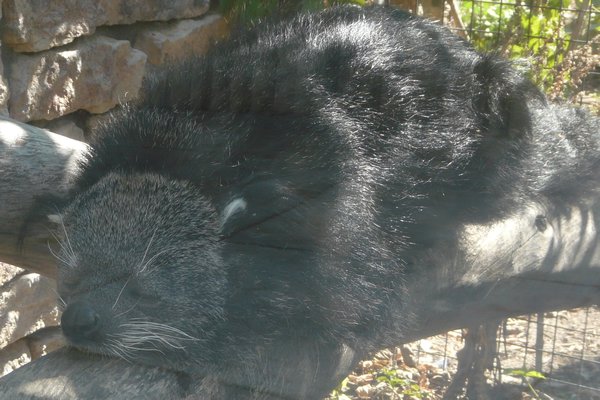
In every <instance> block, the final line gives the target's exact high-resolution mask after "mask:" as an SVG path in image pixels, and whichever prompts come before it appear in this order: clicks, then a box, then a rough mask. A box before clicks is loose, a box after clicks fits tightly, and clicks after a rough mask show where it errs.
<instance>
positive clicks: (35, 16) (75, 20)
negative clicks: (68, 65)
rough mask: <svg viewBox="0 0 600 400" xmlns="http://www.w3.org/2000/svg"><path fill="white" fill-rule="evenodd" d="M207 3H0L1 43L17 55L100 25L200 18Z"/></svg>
mask: <svg viewBox="0 0 600 400" xmlns="http://www.w3.org/2000/svg"><path fill="white" fill-rule="evenodd" d="M208 7H209V0H200V1H199V0H52V1H39V0H4V4H3V8H4V18H3V25H4V26H3V30H2V41H3V42H4V43H5V44H6V45H8V46H9V47H11V48H12V49H13V50H15V51H18V52H34V51H41V50H46V49H49V48H51V47H55V46H60V45H64V44H68V43H71V42H72V41H73V40H74V39H75V38H77V37H80V36H85V35H90V34H92V33H94V32H95V30H96V27H98V26H101V25H116V24H130V23H133V22H136V21H167V20H170V19H175V18H192V17H196V16H199V15H202V14H204V13H205V12H206V11H207V10H208Z"/></svg>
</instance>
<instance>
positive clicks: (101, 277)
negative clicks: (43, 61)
mask: <svg viewBox="0 0 600 400" xmlns="http://www.w3.org/2000/svg"><path fill="white" fill-rule="evenodd" d="M598 139H599V136H598V120H597V119H593V118H592V117H589V116H588V115H586V114H584V113H583V112H580V111H575V110H566V109H560V108H557V107H554V106H547V105H546V104H545V102H544V98H543V96H542V95H541V94H540V93H539V92H538V91H537V89H535V88H534V87H533V86H532V84H531V83H530V82H529V81H528V80H526V79H524V78H523V77H522V76H521V75H519V74H518V73H516V72H515V71H514V70H513V69H511V67H510V66H509V64H508V63H507V62H505V61H502V60H499V59H496V58H494V57H491V56H486V55H480V54H478V53H476V52H475V51H473V50H472V49H471V48H470V47H469V46H468V45H467V44H466V43H465V42H464V41H463V40H461V39H459V38H457V37H455V36H454V35H453V34H451V33H449V32H448V31H447V30H446V29H445V28H443V27H440V26H438V25H436V24H434V23H430V22H427V21H425V20H422V19H419V18H415V17H412V16H410V15H408V14H406V13H404V12H401V11H397V10H391V9H387V8H370V9H361V8H354V7H343V8H332V9H328V10H326V11H323V12H320V13H316V14H304V15H300V16H297V17H295V18H294V19H292V20H289V21H283V22H278V23H272V24H261V25H260V26H258V27H256V28H254V29H251V30H249V31H246V32H242V33H240V34H237V35H235V36H234V37H233V38H232V39H231V40H230V41H228V42H226V43H223V44H221V45H220V46H217V47H216V48H214V49H213V50H212V51H211V52H210V53H209V54H208V55H207V56H206V57H203V58H201V59H193V60H190V61H188V62H187V63H185V64H184V65H178V66H174V67H172V68H170V69H169V70H167V71H165V72H164V73H162V74H160V75H159V76H157V77H156V78H155V79H154V80H153V81H152V82H149V84H148V90H147V91H146V94H145V96H144V98H143V100H141V101H140V102H138V103H137V104H131V105H127V106H125V107H123V109H122V110H121V111H118V112H115V113H114V114H113V115H112V117H111V119H110V121H108V122H107V123H106V124H104V125H102V126H101V127H100V128H99V130H98V132H97V137H96V139H95V140H94V142H93V143H92V146H93V152H92V154H91V155H90V157H89V158H88V160H87V161H86V162H85V164H84V165H82V172H81V175H80V177H79V179H78V180H77V182H76V184H75V186H74V189H73V192H72V200H71V203H70V205H69V206H67V207H66V208H65V209H64V210H63V213H62V216H63V221H64V232H62V237H63V251H62V252H61V258H63V259H64V261H65V262H64V263H63V264H65V265H62V266H61V268H60V278H59V290H60V294H61V295H62V297H63V298H64V299H65V300H66V301H67V304H68V306H67V309H66V311H65V316H63V330H64V331H65V334H66V336H67V338H69V339H70V341H71V343H72V344H74V345H76V346H79V347H82V348H86V349H88V350H91V351H95V352H101V353H107V354H115V355H120V356H123V357H125V358H130V359H132V360H134V361H139V362H144V363H149V364H153V365H162V366H166V367H169V368H174V369H177V370H180V371H185V372H190V373H192V375H194V376H195V377H196V382H197V384H196V388H195V390H196V391H197V393H199V395H198V396H199V397H200V398H203V399H218V398H264V399H267V398H279V397H277V396H282V397H283V398H293V399H318V398H320V397H322V396H324V395H325V394H326V393H327V392H328V391H329V390H331V388H332V386H335V384H336V383H337V380H339V379H341V378H342V377H343V376H344V375H345V374H347V373H348V372H349V368H350V367H351V366H352V361H355V360H356V359H357V358H358V357H360V356H362V355H364V354H365V353H366V352H367V351H371V350H374V349H377V348H378V347H381V346H384V345H389V344H396V343H397V342H398V341H400V340H401V339H402V335H403V329H404V327H406V326H407V324H410V318H409V316H408V315H406V313H405V312H403V304H404V301H403V282H404V280H405V277H406V275H407V274H410V273H411V271H412V270H413V269H414V268H426V266H420V265H416V261H415V260H418V256H419V254H420V252H422V251H424V250H426V249H427V248H429V247H430V246H431V245H432V244H433V243H436V242H438V241H440V240H447V241H452V240H453V235H454V232H455V231H456V227H457V226H459V224H461V223H465V222H469V221H480V222H483V221H490V220H492V219H494V218H499V217H501V216H504V215H507V214H508V213H510V212H511V210H514V209H515V207H517V206H518V205H519V204H521V203H522V202H523V201H524V200H526V199H535V200H540V201H543V200H544V199H548V198H550V197H551V198H552V199H553V201H556V199H559V200H560V202H562V203H564V204H568V202H570V201H576V200H577V199H578V198H579V196H582V195H584V194H585V193H586V191H588V192H589V191H590V190H593V188H594V187H595V186H596V185H597V183H598V182H597V179H598V178H597V172H598V160H599V155H598V154H599V142H598ZM61 229H62V228H61ZM153 257H154V258H153ZM149 260H151V262H150V264H149V265H145V264H146V263H147V262H148V261H149ZM138 319H139V320H145V321H150V322H152V323H163V324H167V325H168V326H170V327H174V328H177V329H179V330H181V331H182V332H185V334H187V335H190V336H191V337H193V338H194V339H190V338H187V337H185V336H184V335H183V334H182V333H181V332H175V331H172V336H173V337H174V339H171V342H170V343H166V342H169V340H166V342H165V340H164V339H165V335H167V333H168V332H169V331H168V330H166V329H165V328H164V327H163V328H162V329H163V330H160V329H158V328H156V327H155V328H156V330H155V331H152V329H153V328H152V327H153V326H154V325H146V326H145V327H144V328H142V327H140V326H137V327H136V328H135V329H132V328H131V326H129V325H127V324H128V323H130V322H131V321H137V320H138ZM127 329H129V331H127ZM144 329H146V331H144ZM123 332H127V333H123ZM173 332H174V333H173ZM136 335H137V336H136ZM152 335H154V336H152ZM161 335H162V336H163V340H162V341H161V340H160V339H159V338H158V337H159V336H161ZM143 336H145V339H144V340H142V339H140V338H141V337H143ZM148 337H151V339H148ZM152 338H153V339H152ZM136 339H137V340H138V341H137V342H136ZM119 343H120V344H121V345H120V344H119ZM123 343H125V344H127V345H128V346H129V347H127V346H122V344H123ZM178 347H182V348H181V349H180V348H178ZM349 348H350V349H353V350H354V352H355V353H352V352H350V351H348V349H349ZM342 354H346V355H345V356H344V357H346V358H347V359H348V360H347V361H349V362H347V363H343V362H342V363H341V364H340V363H339V360H340V356H341V355H342ZM342 358H343V357H342ZM201 377H202V378H201ZM252 396H255V397H252Z"/></svg>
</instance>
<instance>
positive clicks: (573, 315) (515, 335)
mask: <svg viewBox="0 0 600 400" xmlns="http://www.w3.org/2000/svg"><path fill="white" fill-rule="evenodd" d="M491 326H493V327H494V331H495V332H494V335H492V337H491V338H490V337H485V335H482V334H481V330H479V331H478V332H477V334H476V335H472V336H470V337H469V332H468V331H465V330H457V331H452V332H448V333H446V334H444V335H439V336H436V337H432V338H428V339H424V340H421V341H418V342H415V343H412V344H409V345H408V347H409V348H411V349H412V353H413V357H414V358H415V362H416V363H417V364H426V365H427V364H431V365H434V366H436V367H438V368H443V369H447V370H448V371H449V372H450V374H451V376H453V377H454V379H456V378H455V377H456V376H457V375H458V374H460V370H461V368H462V369H464V368H465V365H464V359H463V360H461V359H460V358H461V353H460V352H461V351H464V349H465V348H467V347H469V346H475V347H477V348H479V349H481V348H482V347H484V346H486V342H489V341H490V339H491V341H492V344H491V347H492V348H493V350H494V351H493V352H492V354H491V357H490V358H489V359H488V360H486V359H485V352H479V353H477V354H478V355H477V356H476V358H477V357H479V358H480V359H479V360H476V361H479V362H472V363H469V364H468V366H467V367H468V368H473V366H477V365H479V366H480V367H485V368H488V370H487V371H484V370H483V369H484V368H482V370H481V371H472V370H471V371H469V373H470V375H469V376H468V378H469V379H474V378H473V374H475V375H476V374H477V373H479V372H481V374H482V375H483V376H484V379H485V383H486V384H489V385H492V387H493V388H494V387H495V388H496V390H495V391H494V390H493V389H492V393H502V395H501V396H502V397H492V398H494V399H496V398H502V399H524V398H539V399H555V400H571V399H590V400H597V399H600V309H598V307H590V308H584V309H575V310H563V311H557V312H551V313H544V314H536V315H528V316H523V317H518V318H511V319H508V320H505V321H502V322H500V323H496V324H491ZM470 338H471V339H474V342H472V343H468V342H469V339H470ZM461 361H462V362H463V365H461ZM468 368H467V369H468ZM475 379H476V378H475ZM463 386H464V389H465V390H466V389H467V387H468V385H463ZM461 389H462V387H461ZM459 397H460V396H459ZM471 398H472V397H471ZM475 398H477V397H475Z"/></svg>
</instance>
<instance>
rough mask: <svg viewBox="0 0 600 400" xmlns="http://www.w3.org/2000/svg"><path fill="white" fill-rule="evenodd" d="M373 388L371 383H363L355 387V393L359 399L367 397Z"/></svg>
mask: <svg viewBox="0 0 600 400" xmlns="http://www.w3.org/2000/svg"><path fill="white" fill-rule="evenodd" d="M372 392H373V388H372V387H371V385H363V386H359V387H357V388H356V395H357V396H358V397H359V398H361V399H368V398H369V397H371V393H372Z"/></svg>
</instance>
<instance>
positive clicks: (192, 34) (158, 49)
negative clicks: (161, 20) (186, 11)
mask: <svg viewBox="0 0 600 400" xmlns="http://www.w3.org/2000/svg"><path fill="white" fill-rule="evenodd" d="M226 33H227V24H226V23H225V20H224V18H223V17H221V16H219V15H216V14H213V15H208V16H206V17H204V18H201V19H197V20H196V19H189V20H183V21H178V22H174V23H167V24H161V25H160V26H156V25H154V26H152V27H149V28H148V29H145V30H143V31H141V32H139V33H138V35H137V38H136V40H135V43H134V45H133V47H135V48H136V49H140V50H141V51H143V52H144V53H146V54H147V55H148V62H149V63H150V64H154V65H160V64H163V63H164V62H165V61H178V60H181V59H184V58H185V57H187V56H189V55H190V54H194V55H198V54H203V53H205V52H206V50H207V49H208V47H209V45H210V43H211V42H212V41H214V40H217V39H220V38H223V37H224V36H225V35H226Z"/></svg>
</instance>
